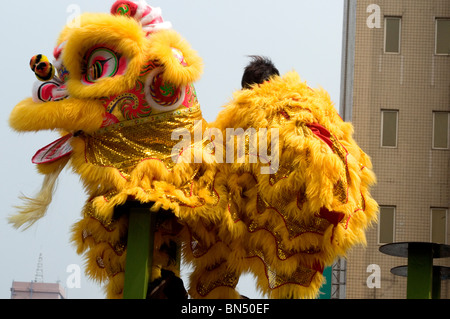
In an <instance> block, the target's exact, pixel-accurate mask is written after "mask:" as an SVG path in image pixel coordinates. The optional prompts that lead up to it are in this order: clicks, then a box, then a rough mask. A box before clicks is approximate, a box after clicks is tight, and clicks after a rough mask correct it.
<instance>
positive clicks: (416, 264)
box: [406, 243, 433, 299]
mask: <svg viewBox="0 0 450 319" xmlns="http://www.w3.org/2000/svg"><path fill="white" fill-rule="evenodd" d="M432 289H433V248H432V246H431V245H429V244H428V243H410V244H409V246H408V279H407V292H406V297H407V299H431V295H432Z"/></svg>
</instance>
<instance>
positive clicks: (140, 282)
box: [123, 205, 155, 299]
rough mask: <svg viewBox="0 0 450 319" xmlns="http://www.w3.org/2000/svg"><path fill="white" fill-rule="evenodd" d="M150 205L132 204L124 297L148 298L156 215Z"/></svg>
mask: <svg viewBox="0 0 450 319" xmlns="http://www.w3.org/2000/svg"><path fill="white" fill-rule="evenodd" d="M152 215H153V213H151V212H150V210H149V207H146V206H143V205H142V206H140V205H130V208H129V222H128V240H127V256H126V264H125V283H124V291H123V298H124V299H146V297H147V289H148V281H149V269H150V266H151V264H152V257H153V241H154V238H153V235H154V228H155V216H152Z"/></svg>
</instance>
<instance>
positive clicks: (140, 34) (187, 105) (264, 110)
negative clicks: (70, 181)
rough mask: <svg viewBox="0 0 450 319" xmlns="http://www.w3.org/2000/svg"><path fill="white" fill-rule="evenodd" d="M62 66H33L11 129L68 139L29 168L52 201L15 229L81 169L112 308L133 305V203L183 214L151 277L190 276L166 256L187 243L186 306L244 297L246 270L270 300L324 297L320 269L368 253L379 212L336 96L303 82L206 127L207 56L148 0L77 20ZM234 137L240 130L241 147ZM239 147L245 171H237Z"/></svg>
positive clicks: (365, 161) (97, 268) (79, 226)
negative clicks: (201, 84)
mask: <svg viewBox="0 0 450 319" xmlns="http://www.w3.org/2000/svg"><path fill="white" fill-rule="evenodd" d="M54 58H55V61H54V63H53V64H50V63H49V62H47V61H46V60H45V59H44V58H43V57H42V56H36V57H34V58H33V60H32V62H31V63H32V68H33V70H34V71H35V72H36V75H37V76H38V78H39V80H40V81H38V82H37V83H36V85H35V86H34V88H33V96H32V97H30V98H28V99H25V100H23V101H21V102H20V103H19V104H18V105H17V106H16V107H15V108H14V109H13V111H12V113H11V116H10V125H11V127H12V128H13V129H15V130H17V131H39V130H58V131H59V132H60V133H61V138H60V139H58V140H57V141H55V142H53V143H51V144H49V145H48V146H46V147H44V148H42V149H40V150H39V151H38V152H37V153H36V155H35V156H34V157H33V162H34V163H35V164H36V165H37V167H38V169H39V172H40V173H42V174H43V175H44V176H45V179H44V182H43V186H42V189H41V192H40V193H39V194H37V196H36V197H35V198H25V204H24V206H22V208H21V210H20V212H19V213H18V214H17V215H14V216H12V217H11V218H10V221H11V223H13V224H14V226H15V227H17V228H19V227H25V228H27V227H29V226H31V225H32V224H33V223H34V222H35V221H36V220H38V219H39V218H41V217H42V216H43V215H44V214H45V211H46V208H47V206H48V205H49V204H50V201H51V195H52V193H53V191H54V184H55V181H56V179H57V177H58V174H59V173H60V171H61V170H62V169H63V168H64V167H65V166H67V165H70V166H71V167H72V169H73V171H74V172H75V173H76V174H79V175H80V177H81V180H82V181H83V183H84V186H85V189H86V192H87V193H88V199H87V201H86V203H85V206H84V210H83V212H82V218H81V219H80V221H79V222H77V223H76V224H75V225H74V226H73V230H72V232H73V233H72V237H73V242H74V243H75V245H76V248H77V252H78V253H80V254H83V255H84V257H85V259H86V273H87V274H88V275H89V276H90V277H91V278H93V279H95V280H96V281H98V282H100V283H104V284H105V290H106V296H107V297H108V298H121V297H122V296H123V286H124V276H125V275H124V274H125V266H126V265H125V260H126V253H127V233H128V216H127V214H126V213H124V212H122V211H121V210H120V207H122V205H124V204H125V203H126V202H128V201H130V200H132V201H135V202H136V201H137V202H139V203H143V204H148V205H149V207H150V208H149V213H151V212H154V213H155V212H156V214H160V212H161V211H169V212H171V214H173V218H161V219H160V220H159V222H158V225H157V231H156V232H155V241H154V256H153V265H152V267H151V269H149V272H150V273H151V279H152V280H154V279H157V278H158V277H160V276H161V269H168V270H172V271H174V272H175V273H176V275H179V273H178V272H179V270H177V269H176V267H175V265H174V263H173V260H172V259H171V258H170V256H169V255H170V254H168V253H167V251H168V250H170V249H169V248H170V247H172V246H171V245H172V244H173V243H176V244H177V245H180V246H181V247H182V256H183V258H184V261H185V262H186V263H188V264H190V265H191V266H192V269H193V271H192V273H191V274H190V278H189V289H188V291H189V295H190V297H191V298H239V293H238V292H237V291H236V289H235V288H236V285H237V283H238V280H239V277H240V275H241V274H243V273H246V272H250V273H252V274H253V275H254V276H255V278H256V280H257V287H258V288H259V289H260V290H261V292H262V293H263V294H265V295H266V296H268V297H270V298H314V297H316V296H317V294H318V290H319V288H320V286H321V285H322V281H323V276H322V272H323V270H324V267H326V266H329V265H331V264H332V263H333V262H334V260H335V259H336V258H338V257H340V256H345V254H346V252H347V251H348V249H349V248H351V247H353V246H354V245H356V244H361V243H362V244H364V242H365V233H364V231H365V229H366V228H367V227H368V225H370V223H371V222H373V221H375V220H376V213H377V204H376V202H375V201H374V200H373V199H372V197H371V196H370V193H369V187H370V185H371V184H373V183H374V182H375V176H374V174H373V172H372V170H371V163H370V159H369V157H368V156H367V155H366V154H365V153H364V152H363V151H362V150H361V149H360V148H359V147H358V145H357V144H356V143H355V141H354V140H353V139H352V133H353V132H352V126H351V124H350V123H345V122H343V121H342V119H341V118H340V117H339V115H338V114H337V112H336V111H335V109H334V107H333V103H332V102H331V101H330V98H329V96H328V94H327V93H326V92H325V91H323V90H316V89H311V88H309V87H308V86H307V85H306V83H304V82H302V81H301V80H300V77H299V76H298V74H297V73H295V72H290V73H287V74H285V75H284V76H273V77H271V79H270V80H269V81H266V82H264V83H260V84H255V85H253V86H251V88H246V89H242V90H240V91H237V92H236V93H235V94H234V97H233V99H232V100H231V102H229V103H228V104H227V105H225V107H224V109H223V110H222V111H221V112H220V114H219V115H218V117H217V120H216V121H215V122H214V123H206V121H205V120H203V118H202V113H201V110H200V105H199V102H198V99H197V95H196V92H195V88H194V86H193V83H194V82H195V81H196V80H198V79H199V78H200V75H201V72H202V62H201V59H200V58H199V57H198V56H197V53H196V52H195V51H194V50H192V49H191V48H190V46H189V44H188V43H187V42H186V41H185V40H183V39H182V38H181V36H180V35H179V34H178V33H177V32H175V31H174V30H172V29H171V25H170V23H168V22H165V21H164V20H163V19H162V17H161V12H160V10H159V8H152V7H150V6H149V5H147V4H146V3H144V2H143V1H141V2H139V3H135V2H132V1H117V2H116V3H115V4H114V5H113V6H112V9H111V13H110V14H101V13H98V14H91V13H85V14H83V15H81V16H80V17H79V25H78V26H76V27H73V26H67V27H66V28H65V29H64V30H63V31H62V32H61V35H60V37H59V39H58V41H57V44H56V48H55V50H54ZM46 70H47V71H48V73H49V74H43V73H45V71H46ZM53 70H56V71H53ZM47 75H48V76H47ZM231 129H233V130H234V132H238V130H239V129H242V130H243V131H244V132H245V134H244V135H245V136H244V137H243V138H242V140H241V141H244V142H245V145H244V147H243V148H240V146H239V143H237V142H236V143H234V144H233V143H231V142H232V141H231V140H232V139H233V138H234V137H235V136H233V135H231V137H230V135H229V134H228V133H229V131H230V130H231ZM174 132H175V133H176V132H178V133H179V134H178V133H177V134H174ZM183 134H184V135H183ZM183 136H184V137H186V136H189V137H190V138H191V139H189V140H187V138H184V139H183V140H182V141H184V143H181V142H180V137H183ZM196 137H199V138H196ZM241 137H242V136H241ZM185 142H188V143H185ZM230 144H231V145H233V146H232V148H231V151H235V150H236V152H237V153H238V151H239V150H241V151H242V152H241V157H239V160H236V159H235V160H234V161H228V160H226V159H228V158H226V155H228V152H229V150H230V147H229V145H230ZM253 146H254V147H253ZM261 149H263V150H265V152H260V150H261ZM255 150H256V152H255ZM262 154H263V155H264V156H262ZM266 155H267V156H266Z"/></svg>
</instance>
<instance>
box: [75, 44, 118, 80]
mask: <svg viewBox="0 0 450 319" xmlns="http://www.w3.org/2000/svg"><path fill="white" fill-rule="evenodd" d="M125 67H126V61H125V59H123V58H121V57H120V55H119V54H117V53H116V52H114V51H112V50H110V49H108V48H105V47H96V48H94V49H92V50H90V51H89V52H88V54H87V55H86V58H85V67H84V68H83V69H84V72H83V82H85V83H86V84H92V83H95V82H97V81H98V80H100V79H103V78H110V77H114V76H116V75H120V74H123V72H124V70H125Z"/></svg>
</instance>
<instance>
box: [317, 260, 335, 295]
mask: <svg viewBox="0 0 450 319" xmlns="http://www.w3.org/2000/svg"><path fill="white" fill-rule="evenodd" d="M332 272H333V267H332V266H328V267H326V268H325V269H324V271H323V277H324V283H323V284H322V286H321V287H320V293H319V299H331V276H332Z"/></svg>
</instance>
